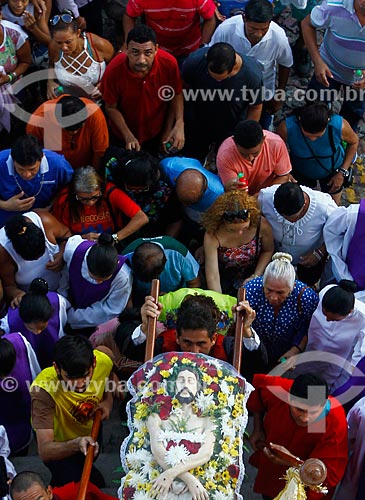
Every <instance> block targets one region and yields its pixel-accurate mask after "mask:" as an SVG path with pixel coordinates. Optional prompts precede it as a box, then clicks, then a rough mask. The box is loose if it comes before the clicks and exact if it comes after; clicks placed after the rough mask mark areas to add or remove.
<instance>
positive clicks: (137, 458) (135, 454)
mask: <svg viewBox="0 0 365 500" xmlns="http://www.w3.org/2000/svg"><path fill="white" fill-rule="evenodd" d="M125 458H126V460H127V462H128V464H129V466H130V468H131V469H137V470H138V469H139V468H140V467H141V466H142V464H145V463H150V462H151V461H152V460H153V455H152V453H150V452H149V451H147V450H143V449H141V450H137V451H130V452H129V453H127V455H126V457H125Z"/></svg>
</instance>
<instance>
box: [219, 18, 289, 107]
mask: <svg viewBox="0 0 365 500" xmlns="http://www.w3.org/2000/svg"><path fill="white" fill-rule="evenodd" d="M217 42H226V43H229V44H231V45H232V47H233V48H234V49H235V51H236V52H239V53H241V54H244V55H246V56H251V57H253V58H255V59H256V61H257V63H258V65H259V67H260V69H261V71H262V76H263V81H264V85H265V90H266V93H265V100H269V99H271V98H272V96H273V93H274V92H275V80H276V66H277V64H280V65H281V66H285V67H286V68H290V67H291V66H292V64H293V55H292V51H291V48H290V45H289V40H288V37H287V36H286V33H285V31H284V30H283V28H281V27H280V26H278V25H277V24H276V23H275V22H273V21H272V22H271V23H270V27H269V30H268V32H267V33H266V34H265V36H264V37H263V38H262V40H260V41H259V42H258V43H257V44H256V45H251V42H250V41H249V40H248V38H247V37H246V34H245V25H244V21H243V17H242V16H233V17H231V18H229V19H226V20H225V21H224V22H223V23H222V24H221V25H220V26H218V28H217V29H216V31H215V32H214V34H213V36H212V39H211V41H210V44H209V45H210V46H212V45H213V44H215V43H217ZM268 90H269V91H270V93H269V92H267V91H268ZM266 94H267V95H266Z"/></svg>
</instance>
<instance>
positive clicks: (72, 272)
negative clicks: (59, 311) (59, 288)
mask: <svg viewBox="0 0 365 500" xmlns="http://www.w3.org/2000/svg"><path fill="white" fill-rule="evenodd" d="M93 245H95V242H94V241H88V240H86V241H84V242H83V243H81V244H80V245H79V246H78V247H77V248H76V250H75V252H74V254H73V256H72V259H71V264H70V269H69V276H70V277H69V279H70V298H69V300H70V302H71V303H72V306H73V307H74V308H75V309H85V308H86V307H89V306H91V305H92V304H94V303H95V302H99V301H100V300H102V299H103V298H104V297H106V295H107V294H108V292H109V290H110V287H111V285H112V283H113V280H114V278H115V276H116V275H117V274H118V272H119V271H120V268H121V267H122V265H123V264H124V262H125V261H126V260H127V258H126V257H122V256H121V255H119V256H118V265H117V268H116V270H115V272H114V273H113V276H112V277H111V278H110V279H108V280H106V281H103V282H102V283H95V284H94V283H90V281H87V280H86V279H85V278H83V276H82V274H81V267H82V263H83V261H84V257H85V254H86V252H87V251H88V249H89V248H90V247H92V246H93Z"/></svg>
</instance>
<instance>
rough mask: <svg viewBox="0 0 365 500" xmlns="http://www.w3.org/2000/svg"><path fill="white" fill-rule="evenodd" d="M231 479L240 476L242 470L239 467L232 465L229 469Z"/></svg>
mask: <svg viewBox="0 0 365 500" xmlns="http://www.w3.org/2000/svg"><path fill="white" fill-rule="evenodd" d="M227 470H228V472H229V475H230V476H231V477H238V476H239V475H240V468H239V467H238V466H237V465H234V464H231V465H229V466H228V467H227Z"/></svg>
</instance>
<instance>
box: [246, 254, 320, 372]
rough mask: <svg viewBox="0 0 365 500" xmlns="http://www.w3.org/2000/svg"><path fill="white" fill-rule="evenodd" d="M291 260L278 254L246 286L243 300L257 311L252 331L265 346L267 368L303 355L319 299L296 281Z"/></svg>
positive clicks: (310, 289) (289, 257)
mask: <svg viewBox="0 0 365 500" xmlns="http://www.w3.org/2000/svg"><path fill="white" fill-rule="evenodd" d="M291 261H292V256H291V255H289V254H287V253H281V252H277V253H275V254H274V255H273V257H272V261H271V262H270V263H269V264H268V266H267V267H266V269H265V272H264V274H263V276H262V277H261V276H260V277H258V278H255V279H253V280H251V281H249V282H248V283H247V284H246V285H245V289H246V300H248V302H249V303H250V306H251V307H252V308H253V309H254V310H255V311H256V318H255V320H254V322H253V323H252V327H253V328H254V330H255V331H256V333H257V334H258V336H259V337H260V339H261V341H262V342H263V343H264V344H265V347H266V349H267V353H268V357H269V367H270V368H272V367H274V366H275V365H277V364H278V363H279V362H280V360H281V359H282V358H290V357H291V356H294V355H295V354H299V353H300V352H302V351H304V349H305V346H306V343H307V333H308V327H309V322H310V320H311V317H312V314H313V312H314V311H315V309H316V307H317V304H318V295H317V294H316V293H315V292H314V291H313V290H312V288H309V287H307V286H306V285H305V283H303V282H301V281H298V280H296V279H295V269H294V267H293V265H292V264H291Z"/></svg>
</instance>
